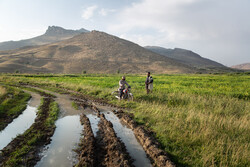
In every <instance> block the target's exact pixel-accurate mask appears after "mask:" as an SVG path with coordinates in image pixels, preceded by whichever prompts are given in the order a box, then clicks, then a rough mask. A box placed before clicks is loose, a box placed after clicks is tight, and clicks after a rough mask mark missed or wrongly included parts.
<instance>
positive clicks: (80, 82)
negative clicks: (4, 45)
mask: <svg viewBox="0 0 250 167" xmlns="http://www.w3.org/2000/svg"><path fill="white" fill-rule="evenodd" d="M121 76H122V74H121V75H118V74H113V75H111V74H110V75H108V74H107V75H101V74H84V75H47V74H46V75H45V74H40V75H24V74H23V75H21V74H20V75H6V74H5V75H4V74H2V75H0V82H1V83H4V84H7V85H8V84H18V83H20V82H23V83H27V82H28V83H30V84H35V85H39V86H40V87H43V88H46V89H50V90H53V91H59V88H60V89H61V88H66V89H71V90H75V91H78V92H80V93H83V94H87V95H89V96H92V97H95V98H101V99H105V100H106V101H108V102H109V103H112V104H116V105H118V106H121V107H126V110H127V111H128V112H132V113H133V114H134V116H135V118H134V119H135V120H136V121H137V122H138V123H139V124H142V125H145V126H146V127H147V128H149V129H150V130H152V131H153V132H155V137H156V138H157V139H158V141H159V142H160V144H161V147H162V148H163V149H164V150H165V151H166V152H168V153H169V154H170V157H171V159H172V160H173V161H174V162H175V163H176V164H177V165H178V166H239V167H242V166H250V157H249V155H250V144H249V141H250V75H249V74H248V73H241V74H218V75H215V74H189V75H153V78H154V90H153V92H152V93H151V94H146V91H145V85H144V82H145V79H146V75H145V76H144V75H126V78H127V79H126V80H127V82H128V83H129V84H130V85H131V87H132V93H133V95H134V101H118V100H117V99H116V98H115V97H114V96H113V95H111V92H112V91H114V90H116V89H117V88H118V82H119V80H120V78H121ZM2 91H3V92H4V91H5V90H4V89H3V90H2Z"/></svg>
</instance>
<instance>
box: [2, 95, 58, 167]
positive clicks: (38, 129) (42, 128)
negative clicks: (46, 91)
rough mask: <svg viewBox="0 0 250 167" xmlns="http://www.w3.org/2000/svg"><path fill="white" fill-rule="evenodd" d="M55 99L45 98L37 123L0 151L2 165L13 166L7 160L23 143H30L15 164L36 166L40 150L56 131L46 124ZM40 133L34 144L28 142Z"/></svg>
mask: <svg viewBox="0 0 250 167" xmlns="http://www.w3.org/2000/svg"><path fill="white" fill-rule="evenodd" d="M52 101H53V99H52V98H44V103H43V105H42V106H40V113H39V114H38V116H37V118H36V119H35V123H33V124H32V126H31V127H30V128H29V129H28V130H27V131H26V132H25V133H24V134H22V135H19V136H17V137H16V138H15V139H14V140H12V141H11V142H10V143H9V144H8V145H7V146H6V147H5V148H3V149H2V152H1V153H0V162H1V163H0V166H8V165H9V166H11V164H8V165H7V164H6V162H7V161H8V160H9V158H11V157H12V156H13V153H14V152H16V151H18V150H20V148H22V146H23V145H28V146H29V147H28V149H27V150H28V151H25V152H24V153H22V155H21V156H22V157H21V158H20V159H19V160H18V161H17V162H16V164H15V165H14V166H34V165H35V164H36V162H37V161H39V159H40V157H39V152H40V150H41V148H42V147H43V146H44V145H46V144H49V143H50V141H51V136H52V135H53V133H54V130H55V128H51V127H50V128H48V127H47V126H46V125H45V121H46V119H47V117H48V115H49V113H48V112H49V105H50V103H51V102H52ZM37 133H39V139H37V141H36V142H35V143H33V144H28V143H27V142H28V141H30V140H31V139H32V138H34V136H35V135H36V134H37Z"/></svg>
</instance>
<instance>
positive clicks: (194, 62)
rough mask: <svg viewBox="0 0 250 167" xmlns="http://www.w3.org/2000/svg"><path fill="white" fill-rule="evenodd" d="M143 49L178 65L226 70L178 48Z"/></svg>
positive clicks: (215, 63)
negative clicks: (174, 61) (169, 59)
mask: <svg viewBox="0 0 250 167" xmlns="http://www.w3.org/2000/svg"><path fill="white" fill-rule="evenodd" d="M145 48H146V49H148V50H150V51H152V52H155V53H158V54H160V55H163V56H166V57H168V58H172V59H174V60H176V61H178V62H180V63H183V64H186V65H190V66H193V67H197V68H227V67H225V66H224V65H222V64H220V63H217V62H215V61H212V60H209V59H207V58H204V57H201V56H200V55H198V54H197V53H194V52H192V51H190V50H185V49H180V48H175V49H166V48H162V47H158V46H146V47H145Z"/></svg>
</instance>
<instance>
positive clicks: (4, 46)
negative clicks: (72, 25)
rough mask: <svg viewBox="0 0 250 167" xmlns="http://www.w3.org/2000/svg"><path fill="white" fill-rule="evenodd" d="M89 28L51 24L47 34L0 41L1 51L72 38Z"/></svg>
mask: <svg viewBox="0 0 250 167" xmlns="http://www.w3.org/2000/svg"><path fill="white" fill-rule="evenodd" d="M86 32H88V30H85V29H83V28H82V29H80V30H66V29H64V28H62V27H57V26H49V27H48V29H47V31H46V32H45V34H43V35H41V36H38V37H34V38H31V39H25V40H20V41H7V42H1V43H0V51H4V50H11V49H18V48H21V47H26V46H35V45H44V44H49V43H53V42H58V41H62V40H65V39H69V38H72V37H73V36H75V35H78V34H80V33H86Z"/></svg>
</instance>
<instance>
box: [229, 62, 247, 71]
mask: <svg viewBox="0 0 250 167" xmlns="http://www.w3.org/2000/svg"><path fill="white" fill-rule="evenodd" d="M231 68H235V69H240V70H247V71H249V70H250V63H243V64H237V65H233V66H231Z"/></svg>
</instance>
